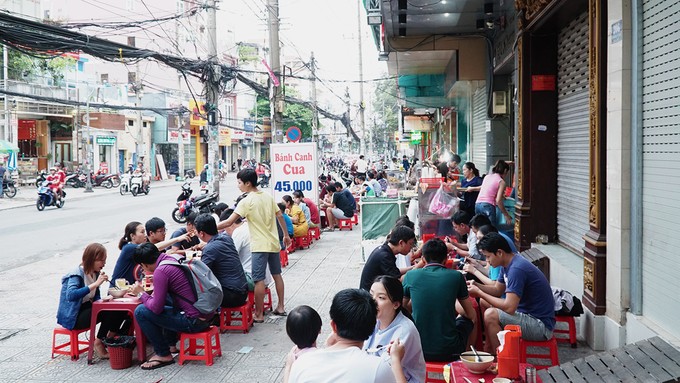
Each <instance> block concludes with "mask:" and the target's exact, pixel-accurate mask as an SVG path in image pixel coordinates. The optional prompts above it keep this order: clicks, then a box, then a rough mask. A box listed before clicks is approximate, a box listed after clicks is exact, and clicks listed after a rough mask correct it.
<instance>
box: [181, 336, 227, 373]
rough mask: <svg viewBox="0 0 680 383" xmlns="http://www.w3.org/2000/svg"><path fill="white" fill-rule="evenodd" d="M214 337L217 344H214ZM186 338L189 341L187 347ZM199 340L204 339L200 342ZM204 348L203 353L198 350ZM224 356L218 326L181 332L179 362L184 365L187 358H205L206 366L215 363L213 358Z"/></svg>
mask: <svg viewBox="0 0 680 383" xmlns="http://www.w3.org/2000/svg"><path fill="white" fill-rule="evenodd" d="M213 339H214V340H215V344H214V345H213ZM185 340H188V341H189V347H186V342H185ZM198 340H203V343H202V344H198V342H197V341H198ZM200 350H203V354H200V355H199V354H198V351H200ZM215 356H222V346H220V334H219V332H218V331H217V327H215V326H210V328H208V329H207V330H205V331H203V332H197V333H184V332H183V333H181V335H180V338H179V364H180V365H182V364H184V362H186V361H187V360H205V364H206V366H212V365H213V358H214V357H215Z"/></svg>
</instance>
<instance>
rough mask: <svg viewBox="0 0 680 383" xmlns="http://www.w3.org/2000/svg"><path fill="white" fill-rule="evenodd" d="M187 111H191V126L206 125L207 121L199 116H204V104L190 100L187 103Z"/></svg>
mask: <svg viewBox="0 0 680 383" xmlns="http://www.w3.org/2000/svg"><path fill="white" fill-rule="evenodd" d="M189 110H190V111H191V118H190V123H191V125H194V126H205V125H207V124H208V120H206V119H204V118H203V117H201V114H203V115H206V112H205V102H202V101H199V102H198V103H197V102H196V101H194V100H191V101H189Z"/></svg>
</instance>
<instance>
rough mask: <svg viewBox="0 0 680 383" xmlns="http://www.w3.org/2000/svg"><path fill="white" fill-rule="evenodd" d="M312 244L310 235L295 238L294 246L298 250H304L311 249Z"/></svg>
mask: <svg viewBox="0 0 680 383" xmlns="http://www.w3.org/2000/svg"><path fill="white" fill-rule="evenodd" d="M310 243H311V241H310V237H309V233H308V234H307V235H305V236H302V237H293V246H294V247H295V248H296V249H304V248H307V249H309V245H310Z"/></svg>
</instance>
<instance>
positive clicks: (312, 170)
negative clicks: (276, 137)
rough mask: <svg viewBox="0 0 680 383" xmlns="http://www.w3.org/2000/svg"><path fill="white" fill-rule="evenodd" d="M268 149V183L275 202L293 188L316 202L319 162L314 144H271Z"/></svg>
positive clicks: (317, 198)
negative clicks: (269, 166) (270, 172)
mask: <svg viewBox="0 0 680 383" xmlns="http://www.w3.org/2000/svg"><path fill="white" fill-rule="evenodd" d="M269 150H270V154H271V168H272V179H271V182H270V185H271V189H272V194H273V196H274V199H275V200H276V202H281V200H282V197H283V196H284V195H292V194H293V192H294V191H295V190H301V191H302V192H303V193H304V195H305V197H307V198H309V199H311V200H312V201H314V203H315V204H318V203H319V201H318V200H319V190H318V188H319V182H318V181H317V174H316V171H317V170H316V168H317V165H318V163H319V162H318V160H317V154H316V144H315V143H314V142H305V143H298V144H272V145H270V146H269Z"/></svg>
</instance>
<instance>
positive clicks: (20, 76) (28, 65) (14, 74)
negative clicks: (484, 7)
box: [8, 48, 75, 85]
mask: <svg viewBox="0 0 680 383" xmlns="http://www.w3.org/2000/svg"><path fill="white" fill-rule="evenodd" d="M8 57H9V68H8V77H9V79H10V80H23V81H31V80H36V79H37V78H38V77H45V76H47V77H49V78H51V79H52V81H53V82H54V85H59V84H61V83H62V82H63V80H64V76H65V74H66V72H67V71H68V68H69V67H72V66H74V65H75V60H74V59H72V58H69V57H55V58H51V59H39V58H37V57H32V56H29V55H27V54H24V53H21V52H19V51H17V50H14V49H11V48H10V49H9V52H8Z"/></svg>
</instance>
